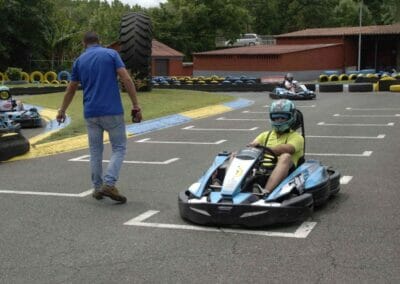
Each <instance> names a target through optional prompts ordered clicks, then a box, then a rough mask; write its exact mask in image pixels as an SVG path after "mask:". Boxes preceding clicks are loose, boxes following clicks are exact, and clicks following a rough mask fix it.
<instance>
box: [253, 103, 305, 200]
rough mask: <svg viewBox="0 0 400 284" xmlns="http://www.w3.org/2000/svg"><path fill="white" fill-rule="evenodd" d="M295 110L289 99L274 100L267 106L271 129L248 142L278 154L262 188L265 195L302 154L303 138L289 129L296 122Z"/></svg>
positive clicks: (293, 167) (289, 171) (284, 176)
mask: <svg viewBox="0 0 400 284" xmlns="http://www.w3.org/2000/svg"><path fill="white" fill-rule="evenodd" d="M295 110H296V109H295V105H294V103H293V102H292V101H290V100H278V101H274V102H273V103H272V104H271V106H270V108H269V118H270V122H271V126H272V130H271V131H265V132H263V133H261V134H260V135H258V136H257V137H256V139H254V141H253V142H251V143H250V144H249V146H252V147H255V146H257V145H261V146H265V147H269V148H270V149H271V150H272V151H273V152H274V153H275V154H276V156H278V162H277V164H276V165H275V168H274V169H273V170H272V173H271V175H270V176H269V178H268V181H267V183H266V185H265V187H264V188H263V189H262V192H263V194H265V195H268V194H269V193H271V192H272V191H273V190H274V189H275V187H276V186H278V184H279V183H280V182H281V181H282V180H283V179H284V178H286V177H287V176H288V174H289V173H291V172H292V171H293V170H294V169H295V168H296V167H297V165H298V162H299V159H300V158H301V157H303V155H304V138H303V136H302V135H301V134H300V133H298V132H296V131H295V130H292V129H291V128H292V126H293V125H294V123H295V122H296V111H295Z"/></svg>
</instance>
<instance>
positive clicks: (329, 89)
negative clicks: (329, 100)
mask: <svg viewBox="0 0 400 284" xmlns="http://www.w3.org/2000/svg"><path fill="white" fill-rule="evenodd" d="M319 92H320V93H324V92H326V93H335V92H343V85H342V84H320V85H319Z"/></svg>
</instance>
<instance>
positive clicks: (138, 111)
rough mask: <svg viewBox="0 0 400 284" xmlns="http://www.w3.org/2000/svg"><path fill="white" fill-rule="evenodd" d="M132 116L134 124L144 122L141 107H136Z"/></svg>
mask: <svg viewBox="0 0 400 284" xmlns="http://www.w3.org/2000/svg"><path fill="white" fill-rule="evenodd" d="M131 116H132V122H133V123H139V122H141V121H142V118H143V117H142V110H141V109H140V107H134V108H133V109H132V111H131Z"/></svg>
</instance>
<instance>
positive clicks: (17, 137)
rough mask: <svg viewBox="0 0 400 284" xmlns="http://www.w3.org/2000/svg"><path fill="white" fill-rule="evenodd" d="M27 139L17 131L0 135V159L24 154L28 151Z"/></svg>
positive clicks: (3, 159) (4, 159)
mask: <svg viewBox="0 0 400 284" xmlns="http://www.w3.org/2000/svg"><path fill="white" fill-rule="evenodd" d="M29 148H30V146H29V141H28V140H27V139H26V138H25V137H24V136H22V135H21V134H19V133H15V134H11V135H4V136H1V137H0V161H6V160H8V159H11V158H12V157H15V156H18V155H22V154H25V153H26V152H28V151H29Z"/></svg>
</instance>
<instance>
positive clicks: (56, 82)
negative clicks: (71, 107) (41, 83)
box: [50, 80, 60, 85]
mask: <svg viewBox="0 0 400 284" xmlns="http://www.w3.org/2000/svg"><path fill="white" fill-rule="evenodd" d="M50 84H52V85H60V82H58V81H57V80H53V81H51V82H50Z"/></svg>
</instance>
